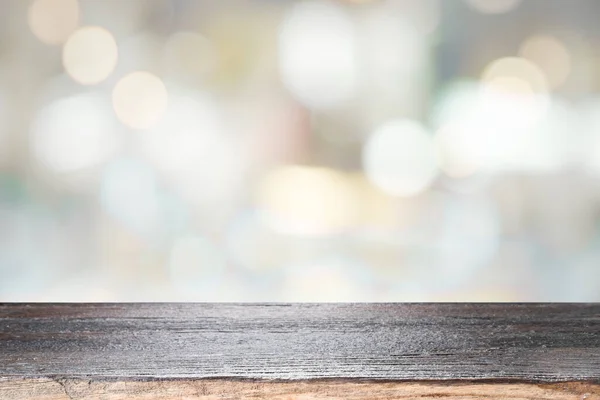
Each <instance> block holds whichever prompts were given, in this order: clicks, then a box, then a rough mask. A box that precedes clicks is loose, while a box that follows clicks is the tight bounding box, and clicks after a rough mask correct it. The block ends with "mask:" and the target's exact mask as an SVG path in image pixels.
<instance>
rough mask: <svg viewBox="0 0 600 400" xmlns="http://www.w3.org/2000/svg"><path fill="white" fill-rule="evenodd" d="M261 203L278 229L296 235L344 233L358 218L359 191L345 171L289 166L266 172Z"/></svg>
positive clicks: (272, 223)
mask: <svg viewBox="0 0 600 400" xmlns="http://www.w3.org/2000/svg"><path fill="white" fill-rule="evenodd" d="M258 204H259V206H260V208H261V210H263V212H264V214H265V217H266V218H267V221H268V222H269V223H270V224H271V225H272V226H273V227H275V228H276V229H278V230H281V231H284V232H289V233H295V234H308V235H314V234H327V233H335V232H340V231H342V230H344V229H346V228H348V227H350V226H352V224H353V223H354V222H355V221H356V213H357V209H356V207H357V204H356V194H355V192H354V188H353V187H352V185H351V183H350V182H349V181H348V179H347V177H346V176H344V174H342V173H340V172H337V171H334V170H331V169H327V168H317V167H304V166H286V167H281V168H278V169H275V170H273V171H271V172H270V173H269V174H267V175H266V177H265V178H264V180H263V181H262V183H261V184H260V187H259V193H258Z"/></svg>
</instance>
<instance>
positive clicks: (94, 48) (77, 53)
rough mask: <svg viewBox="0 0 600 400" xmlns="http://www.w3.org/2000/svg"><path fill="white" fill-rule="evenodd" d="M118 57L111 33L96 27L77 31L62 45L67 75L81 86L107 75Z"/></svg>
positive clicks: (98, 80)
mask: <svg viewBox="0 0 600 400" xmlns="http://www.w3.org/2000/svg"><path fill="white" fill-rule="evenodd" d="M117 59H118V49H117V43H116V42H115V39H114V37H113V35H112V34H111V33H110V32H109V31H107V30H106V29H104V28H100V27H97V26H87V27H83V28H80V29H78V30H76V31H75V32H73V34H72V35H71V36H69V39H68V40H67V42H66V43H65V45H64V47H63V55H62V60H63V66H64V68H65V70H66V71H67V73H68V74H69V76H71V78H73V80H75V81H76V82H79V83H81V84H82V85H95V84H98V83H100V82H102V81H103V80H105V79H106V78H108V76H109V75H110V74H111V73H112V72H113V70H114V69H115V66H116V65H117Z"/></svg>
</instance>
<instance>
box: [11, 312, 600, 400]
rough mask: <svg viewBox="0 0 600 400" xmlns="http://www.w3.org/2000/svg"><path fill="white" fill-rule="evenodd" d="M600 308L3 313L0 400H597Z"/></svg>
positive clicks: (599, 374)
mask: <svg viewBox="0 0 600 400" xmlns="http://www.w3.org/2000/svg"><path fill="white" fill-rule="evenodd" d="M599 385H600V305H597V304H320V305H319V304H273V305H265V304H245V305H240V304H0V399H47V400H55V399H109V400H112V399H133V400H136V399H165V400H166V399H230V398H231V399H233V398H249V399H254V398H256V399H258V398H270V399H271V398H273V399H313V398H314V399H316V398H340V399H367V398H371V399H392V398H394V399H416V398H419V399H434V398H446V399H479V398H490V399H577V400H583V399H599V400H600V397H598V396H600V392H599V389H598V388H599Z"/></svg>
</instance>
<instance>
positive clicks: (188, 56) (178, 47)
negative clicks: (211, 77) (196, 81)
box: [164, 32, 217, 77]
mask: <svg viewBox="0 0 600 400" xmlns="http://www.w3.org/2000/svg"><path fill="white" fill-rule="evenodd" d="M164 63H165V64H166V67H167V69H168V70H169V72H170V73H171V74H172V75H174V76H179V75H184V76H191V77H202V76H204V75H206V74H207V73H209V72H211V71H213V70H214V69H215V67H216V66H217V51H216V49H215V48H214V45H213V44H212V43H211V42H210V41H209V40H208V38H206V37H205V36H202V35H200V34H198V33H195V32H177V33H174V34H173V35H171V36H170V37H169V40H168V41H167V44H166V45H165V49H164Z"/></svg>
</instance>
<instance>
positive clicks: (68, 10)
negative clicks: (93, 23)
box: [27, 0, 79, 45]
mask: <svg viewBox="0 0 600 400" xmlns="http://www.w3.org/2000/svg"><path fill="white" fill-rule="evenodd" d="M27 17H28V22H29V28H30V29H31V32H33V34H34V35H35V36H36V37H37V38H38V39H39V40H40V41H42V42H43V43H46V44H51V45H58V44H62V43H64V42H65V40H67V38H68V37H69V35H70V34H71V33H72V32H73V31H74V30H75V29H77V26H78V25H79V3H78V1H77V0H36V1H35V2H33V3H32V4H31V6H30V7H29V12H28V15H27Z"/></svg>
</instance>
